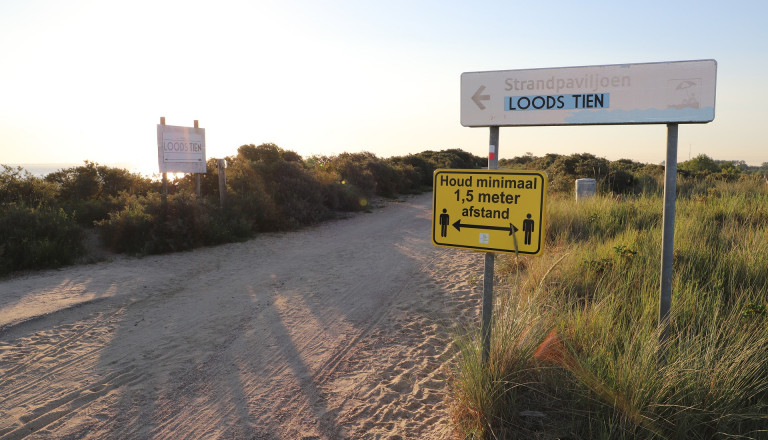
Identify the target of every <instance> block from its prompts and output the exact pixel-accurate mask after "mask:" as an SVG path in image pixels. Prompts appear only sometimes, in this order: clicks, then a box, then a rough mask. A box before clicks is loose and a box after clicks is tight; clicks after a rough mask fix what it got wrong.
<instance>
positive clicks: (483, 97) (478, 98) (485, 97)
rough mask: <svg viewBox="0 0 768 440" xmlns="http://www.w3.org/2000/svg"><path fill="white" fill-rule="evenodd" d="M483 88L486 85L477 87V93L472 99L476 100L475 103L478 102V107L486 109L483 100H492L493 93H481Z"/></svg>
mask: <svg viewBox="0 0 768 440" xmlns="http://www.w3.org/2000/svg"><path fill="white" fill-rule="evenodd" d="M483 90H485V86H480V88H479V89H477V91H476V92H475V94H474V95H472V100H473V101H475V104H477V106H478V107H480V110H485V104H483V103H482V101H490V100H491V95H481V93H483Z"/></svg>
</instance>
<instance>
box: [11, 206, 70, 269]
mask: <svg viewBox="0 0 768 440" xmlns="http://www.w3.org/2000/svg"><path fill="white" fill-rule="evenodd" d="M83 237H84V233H83V230H82V229H81V228H80V227H79V226H78V225H77V223H76V222H75V220H74V218H73V216H72V215H70V214H67V213H66V212H64V210H63V209H61V208H52V207H36V208H32V207H27V206H24V205H17V204H13V205H6V206H4V207H3V208H2V209H0V274H7V273H10V272H12V271H16V270H24V269H46V268H55V267H59V266H62V265H66V264H72V263H74V262H75V260H76V259H77V258H78V257H79V256H81V255H82V254H83V251H84V249H83V244H82V240H83Z"/></svg>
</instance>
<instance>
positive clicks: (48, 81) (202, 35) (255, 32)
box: [0, 0, 768, 173]
mask: <svg viewBox="0 0 768 440" xmlns="http://www.w3.org/2000/svg"><path fill="white" fill-rule="evenodd" d="M767 16H768V3H766V2H757V1H733V2H723V1H685V0H682V1H674V2H670V1H666V0H665V1H656V0H651V1H644V2H617V1H588V0H585V1H582V2H573V1H560V0H554V1H547V2H535V1H481V2H468V1H453V0H441V1H431V0H429V1H421V0H387V1H376V2H374V1H366V0H356V1H352V0H325V1H322V2H319V1H316V0H276V1H272V0H255V1H232V0H217V1H215V2H213V1H208V2H201V1H191V0H184V1H165V0H152V1H145V0H134V1H131V2H113V1H104V0H67V1H61V0H0V163H4V164H29V163H82V162H83V161H84V160H90V161H95V162H97V163H99V164H106V165H118V164H119V165H124V166H127V167H129V168H132V169H133V170H138V171H143V172H150V173H151V172H157V170H158V164H157V124H158V123H159V121H160V117H165V118H166V123H167V124H169V125H178V126H192V124H193V121H194V120H198V121H199V124H200V127H203V128H205V136H206V156H207V158H209V159H210V158H222V157H225V156H230V155H234V154H236V152H237V148H238V147H239V146H240V145H243V144H256V145H258V144H261V143H265V142H273V143H275V144H277V145H278V146H279V147H281V148H283V149H286V150H293V151H295V152H297V153H299V154H300V155H302V156H303V157H305V158H306V157H309V156H312V155H334V154H340V153H343V152H361V151H370V152H373V153H375V154H376V155H377V156H379V157H390V156H399V155H406V154H410V153H418V152H421V151H424V150H443V149H448V148H461V149H464V150H466V151H469V152H472V153H473V154H476V155H479V156H486V155H487V153H488V142H489V130H488V129H487V128H482V127H481V128H469V127H463V126H462V125H461V124H460V119H459V117H460V105H459V91H460V77H461V74H462V73H463V72H477V71H496V70H513V69H534V68H546V67H568V66H590V65H607V64H625V63H646V62H662V61H678V60H699V59H715V60H716V61H717V86H716V107H715V119H714V121H713V122H711V123H709V124H691V125H681V126H680V129H679V140H678V160H680V161H683V160H687V159H688V158H689V157H695V156H697V155H699V154H706V155H708V156H710V157H712V158H714V159H722V160H744V161H746V162H747V163H748V164H750V165H760V164H761V163H763V162H768V143H766V141H765V136H764V135H763V133H762V130H761V128H762V126H763V125H764V124H765V122H764V120H765V116H766V115H767V114H768V113H767V112H766V111H765V105H766V103H768V84H766V83H768V79H766V72H768V26H765V23H764V20H765V17H767ZM666 135H667V131H666V126H664V125H621V126H566V127H562V126H559V127H503V128H501V130H500V139H499V157H500V158H511V157H514V156H520V155H524V154H526V153H532V154H534V155H537V156H541V155H543V154H546V153H559V154H572V153H591V154H594V155H596V156H599V157H605V158H607V159H609V160H617V159H622V158H626V159H632V160H636V161H639V162H643V163H661V162H662V161H663V160H664V158H665V154H666Z"/></svg>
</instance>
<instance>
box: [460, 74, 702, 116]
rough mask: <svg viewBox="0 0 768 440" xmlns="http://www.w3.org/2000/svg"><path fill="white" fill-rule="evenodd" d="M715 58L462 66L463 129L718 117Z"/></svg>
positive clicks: (461, 101)
mask: <svg viewBox="0 0 768 440" xmlns="http://www.w3.org/2000/svg"><path fill="white" fill-rule="evenodd" d="M716 80H717V62H716V61H715V60H713V59H708V60H693V61H673V62H661V63H642V64H613V65H602V66H582V67H561V68H544V69H528V70H500V71H491V72H465V73H463V74H462V75H461V99H460V103H461V125H463V126H465V127H492V126H500V127H504V126H548V125H616V124H670V123H675V124H689V123H707V122H711V121H712V120H713V119H714V118H715V85H716Z"/></svg>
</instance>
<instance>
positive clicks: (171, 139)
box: [157, 124, 206, 174]
mask: <svg viewBox="0 0 768 440" xmlns="http://www.w3.org/2000/svg"><path fill="white" fill-rule="evenodd" d="M205 157H206V156H205V129H204V128H196V127H179V126H175V125H164V124H158V125H157V162H158V165H159V168H160V172H161V173H201V174H205V172H206V163H205V162H206V158H205Z"/></svg>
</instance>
